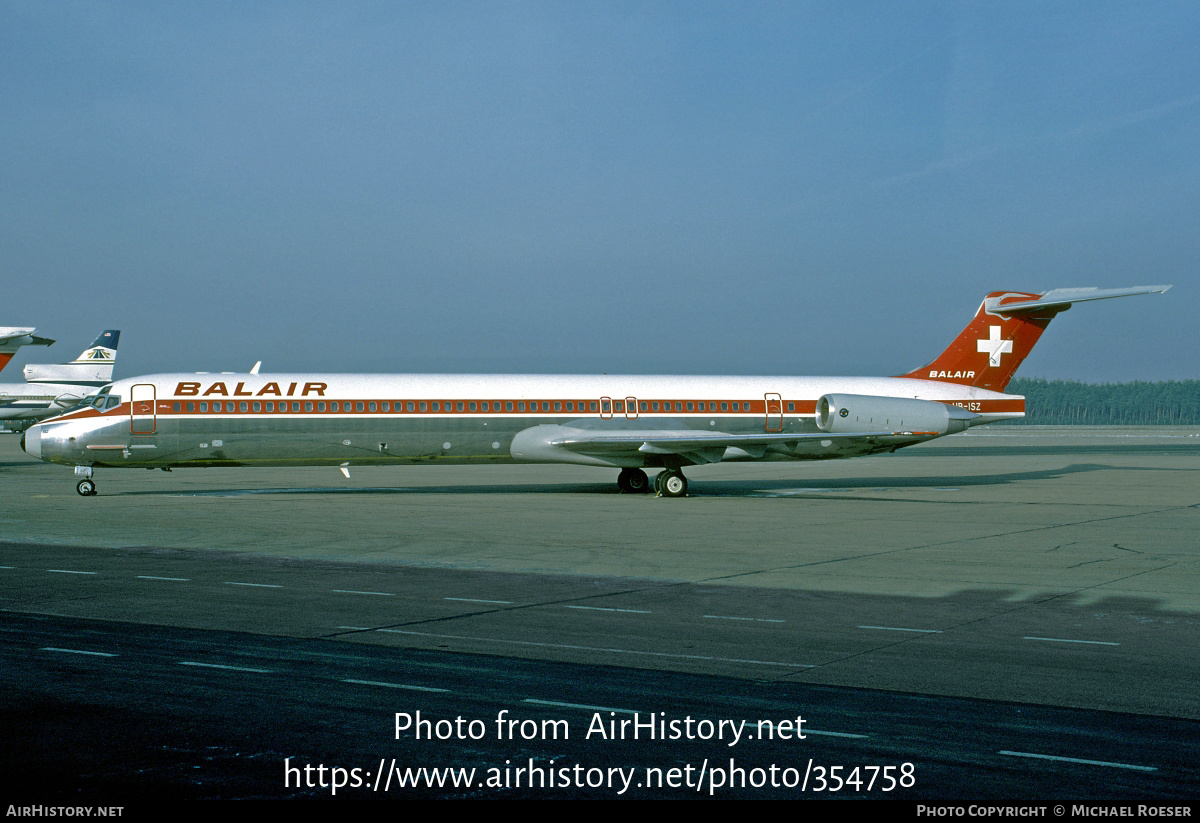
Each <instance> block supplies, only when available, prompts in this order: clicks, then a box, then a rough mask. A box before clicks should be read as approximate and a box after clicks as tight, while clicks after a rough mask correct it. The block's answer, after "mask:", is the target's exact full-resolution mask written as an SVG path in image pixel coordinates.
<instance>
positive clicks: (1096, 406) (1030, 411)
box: [1004, 377, 1200, 426]
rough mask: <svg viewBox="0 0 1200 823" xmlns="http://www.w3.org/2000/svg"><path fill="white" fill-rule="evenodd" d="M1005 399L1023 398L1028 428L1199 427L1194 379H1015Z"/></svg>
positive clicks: (1198, 387) (1199, 399)
mask: <svg viewBox="0 0 1200 823" xmlns="http://www.w3.org/2000/svg"><path fill="white" fill-rule="evenodd" d="M1004 391H1005V393H1006V394H1023V395H1025V419H1024V420H1023V421H1014V422H1018V423H1025V424H1028V425H1043V426H1047V425H1050V426H1053V425H1063V426H1070V425H1076V426H1080V425H1084V426H1087V425H1111V426H1188V425H1200V380H1168V381H1165V382H1161V383H1151V382H1147V381H1140V380H1139V381H1136V382H1134V383H1100V384H1095V383H1080V382H1077V381H1074V380H1046V379H1044V378H1041V377H1024V378H1020V377H1019V378H1017V379H1015V380H1013V381H1012V382H1011V383H1009V384H1008V388H1006V389H1005V390H1004Z"/></svg>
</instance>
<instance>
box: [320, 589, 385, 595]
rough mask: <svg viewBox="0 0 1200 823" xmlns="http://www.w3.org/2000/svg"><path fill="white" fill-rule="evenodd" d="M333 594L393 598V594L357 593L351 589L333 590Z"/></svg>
mask: <svg viewBox="0 0 1200 823" xmlns="http://www.w3.org/2000/svg"><path fill="white" fill-rule="evenodd" d="M333 593H334V594H373V595H376V596H377V597H395V596H396V595H395V593H394V592H358V591H354V590H353V589H334V590H333Z"/></svg>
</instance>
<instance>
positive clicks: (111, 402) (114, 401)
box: [104, 395, 121, 411]
mask: <svg viewBox="0 0 1200 823" xmlns="http://www.w3.org/2000/svg"><path fill="white" fill-rule="evenodd" d="M119 405H121V397H120V395H117V396H115V397H114V396H112V395H109V398H108V402H107V403H105V404H104V410H105V411H108V410H109V409H115V408H116V407H117V406H119Z"/></svg>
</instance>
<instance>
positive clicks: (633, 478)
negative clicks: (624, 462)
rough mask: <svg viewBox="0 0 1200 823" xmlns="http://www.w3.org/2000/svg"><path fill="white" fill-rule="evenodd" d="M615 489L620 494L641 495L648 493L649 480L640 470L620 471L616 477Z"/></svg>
mask: <svg viewBox="0 0 1200 823" xmlns="http://www.w3.org/2000/svg"><path fill="white" fill-rule="evenodd" d="M617 488H619V489H620V490H621V493H622V494H641V493H643V492H648V491H650V478H648V477H646V473H645V472H644V471H642V470H641V469H621V473H620V474H618V475H617Z"/></svg>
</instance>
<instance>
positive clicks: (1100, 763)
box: [999, 751, 1158, 772]
mask: <svg viewBox="0 0 1200 823" xmlns="http://www.w3.org/2000/svg"><path fill="white" fill-rule="evenodd" d="M999 754H1005V755H1008V756H1009V757H1032V758H1034V759H1037V760H1057V761H1059V762H1062V763H1081V764H1083V765H1084V766H1106V767H1109V768H1113V769H1133V770H1134V771H1139V772H1156V771H1158V768H1157V767H1156V766H1136V765H1134V764H1133V763H1110V762H1108V761H1106V760H1085V759H1083V758H1082V757H1061V756H1058V755H1053V754H1033V753H1031V752H1010V751H1001V752H999Z"/></svg>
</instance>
